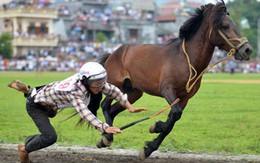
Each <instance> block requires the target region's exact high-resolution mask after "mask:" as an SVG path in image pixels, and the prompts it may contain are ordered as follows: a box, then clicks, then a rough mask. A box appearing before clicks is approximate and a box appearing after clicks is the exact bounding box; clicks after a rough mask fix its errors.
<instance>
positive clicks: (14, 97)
mask: <svg viewBox="0 0 260 163" xmlns="http://www.w3.org/2000/svg"><path fill="white" fill-rule="evenodd" d="M70 75H71V73H57V72H52V73H48V72H43V73H35V72H30V73H27V72H19V73H18V72H1V73H0V78H1V80H0V90H1V92H2V93H1V94H0V103H1V107H0V113H1V117H0V142H1V143H21V142H24V139H25V137H26V136H28V135H32V134H36V133H38V130H37V128H36V127H35V126H34V124H33V122H32V120H31V119H30V117H29V116H28V115H27V113H26V109H25V98H24V97H23V95H22V94H21V93H18V92H17V91H16V90H13V89H10V88H8V87H7V84H8V83H9V82H11V81H12V80H14V79H20V80H22V81H24V82H26V83H28V84H30V85H31V86H33V87H34V86H38V85H42V84H46V83H49V82H52V81H57V80H61V79H64V78H66V77H68V76H70ZM218 79H221V80H230V79H232V80H250V81H252V80H258V81H259V80H260V74H247V75H244V74H235V75H229V74H205V75H204V77H203V82H202V85H201V88H200V90H199V91H198V93H197V94H196V95H195V96H194V97H193V98H192V99H191V100H190V101H189V103H188V105H187V107H186V108H185V110H184V112H183V115H182V118H181V119H180V120H179V121H178V122H177V123H176V124H175V127H174V129H173V130H172V131H171V132H170V134H169V135H168V136H167V137H166V138H165V140H164V141H163V143H162V145H161V146H160V148H159V150H161V151H177V152H194V153H199V152H203V153H230V154H254V155H259V154H260V137H259V135H260V123H259V117H260V110H259V108H260V100H259V99H260V93H259V90H260V84H249V83H247V84H239V83H219V82H217V81H215V82H206V80H218ZM134 106H136V107H143V106H145V107H147V108H148V109H149V110H148V111H146V112H141V113H129V112H127V111H124V112H122V113H120V114H119V115H118V116H117V117H116V119H115V122H114V126H117V127H121V126H124V125H126V124H128V123H130V122H133V121H136V120H139V119H142V118H145V117H148V116H151V115H153V114H154V113H156V112H158V111H159V110H161V109H163V108H164V107H166V106H168V104H167V103H166V101H165V100H164V99H163V98H159V97H155V96H149V95H147V94H144V96H143V97H142V98H141V99H140V100H138V101H137V102H136V103H135V104H134ZM73 109H74V108H68V109H64V110H63V111H62V112H60V113H59V114H58V115H57V116H56V117H55V118H52V119H51V122H52V124H53V126H54V128H55V129H56V131H57V133H58V142H57V143H56V144H58V145H67V146H70V145H80V146H92V147H95V145H96V142H97V141H98V140H99V139H100V138H101V133H100V132H98V131H97V130H95V129H93V128H87V127H86V126H82V127H76V126H75V124H76V122H77V121H78V119H79V116H75V117H73V118H71V119H69V120H67V121H65V122H62V123H61V121H62V120H64V119H65V118H67V117H68V116H69V115H71V114H72V112H73V111H74V110H73ZM168 112H169V110H168V111H166V112H164V113H162V114H160V115H158V116H156V117H155V118H153V119H150V120H147V121H144V122H142V123H139V124H136V125H134V126H133V127H130V128H127V129H125V130H123V133H122V134H117V135H115V137H114V142H113V144H112V146H111V148H124V149H141V148H143V147H144V145H145V141H151V140H153V139H154V138H155V137H157V134H150V133H149V131H148V129H149V127H150V126H151V125H152V124H154V122H155V121H157V120H162V121H165V120H166V119H167V115H168ZM98 118H99V119H100V120H102V121H104V117H103V115H102V111H101V109H100V110H99V111H98Z"/></svg>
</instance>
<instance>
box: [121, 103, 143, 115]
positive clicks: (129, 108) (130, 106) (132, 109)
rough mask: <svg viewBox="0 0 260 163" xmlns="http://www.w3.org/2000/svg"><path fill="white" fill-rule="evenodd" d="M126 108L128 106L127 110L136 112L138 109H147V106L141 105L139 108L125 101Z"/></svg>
mask: <svg viewBox="0 0 260 163" xmlns="http://www.w3.org/2000/svg"><path fill="white" fill-rule="evenodd" d="M125 106H126V108H128V110H129V112H130V113H138V112H140V111H146V110H148V109H147V108H145V107H141V108H136V107H134V106H133V105H131V103H130V102H129V101H127V102H126V104H125Z"/></svg>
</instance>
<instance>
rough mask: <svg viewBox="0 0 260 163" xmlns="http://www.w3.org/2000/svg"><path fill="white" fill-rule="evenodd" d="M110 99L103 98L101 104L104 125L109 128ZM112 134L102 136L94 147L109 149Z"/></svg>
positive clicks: (111, 121)
mask: <svg viewBox="0 0 260 163" xmlns="http://www.w3.org/2000/svg"><path fill="white" fill-rule="evenodd" d="M112 101H113V100H112V99H110V98H108V97H105V99H104V100H103V101H102V103H101V108H102V112H103V114H104V117H105V120H106V123H107V124H108V125H110V126H112V124H113V119H112V117H111V115H110V109H111V103H112ZM113 139H114V138H113V134H103V135H102V138H101V139H100V140H99V141H98V142H97V144H96V146H97V147H98V148H103V147H109V146H110V145H111V144H112V142H113Z"/></svg>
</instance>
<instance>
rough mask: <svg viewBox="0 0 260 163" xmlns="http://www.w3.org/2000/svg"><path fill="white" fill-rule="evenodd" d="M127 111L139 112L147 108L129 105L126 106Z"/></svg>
mask: <svg viewBox="0 0 260 163" xmlns="http://www.w3.org/2000/svg"><path fill="white" fill-rule="evenodd" d="M128 110H129V112H130V113H138V112H141V111H147V110H148V109H147V108H144V107H142V108H135V107H130V108H128Z"/></svg>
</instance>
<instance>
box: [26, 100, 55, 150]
mask: <svg viewBox="0 0 260 163" xmlns="http://www.w3.org/2000/svg"><path fill="white" fill-rule="evenodd" d="M26 109H27V113H28V114H29V116H30V117H31V118H32V120H33V122H34V123H35V125H36V126H37V128H38V130H39V132H40V134H37V135H32V136H28V137H27V138H26V140H25V150H26V151H27V152H28V153H30V152H32V151H36V150H39V149H42V148H45V147H48V146H50V145H52V144H54V143H55V142H56V141H57V134H56V131H55V129H54V128H53V126H52V125H51V123H50V120H49V117H48V114H47V111H46V109H44V107H43V106H41V105H39V104H37V103H34V98H32V97H30V96H28V97H27V102H26Z"/></svg>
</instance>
